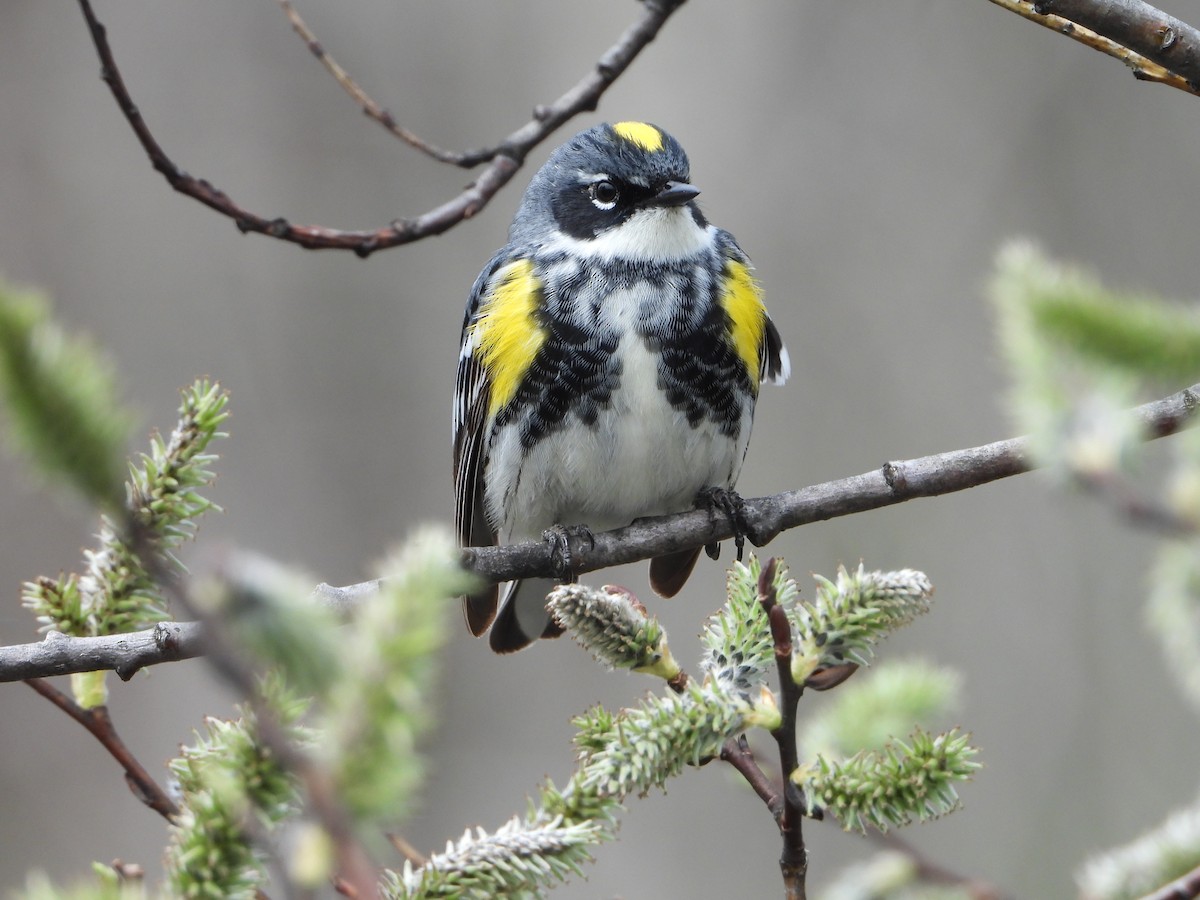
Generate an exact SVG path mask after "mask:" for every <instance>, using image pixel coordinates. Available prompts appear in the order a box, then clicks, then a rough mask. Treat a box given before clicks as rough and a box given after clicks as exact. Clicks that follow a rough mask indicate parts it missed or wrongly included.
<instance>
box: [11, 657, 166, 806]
mask: <svg viewBox="0 0 1200 900" xmlns="http://www.w3.org/2000/svg"><path fill="white" fill-rule="evenodd" d="M25 683H26V684H27V685H29V686H30V687H31V688H33V689H34V690H35V691H37V692H38V693H39V694H41V695H42V696H43V697H45V698H46V699H47V700H49V701H50V702H51V703H53V704H54V705H55V706H57V707H58V708H59V709H61V710H62V711H63V712H65V713H66V714H67V715H68V716H70V717H71V718H72V719H74V720H75V721H76V722H78V723H79V724H80V725H82V726H83V727H84V728H86V729H87V730H88V731H89V732H90V733H91V735H92V737H94V738H95V739H96V740H98V741H99V742H100V745H101V746H102V747H104V749H105V750H107V751H108V753H109V755H110V756H111V757H112V758H113V759H115V760H116V761H117V762H118V763H119V764H120V766H121V768H122V769H124V770H125V783H126V784H128V785H129V790H130V791H132V792H133V795H134V796H135V797H137V798H138V799H139V800H141V801H142V802H143V803H145V804H146V805H147V806H148V807H150V808H151V809H152V810H154V811H155V812H156V813H158V814H159V815H160V816H162V817H163V818H164V819H167V820H168V821H170V820H171V819H172V818H174V816H175V815H176V814H177V813H178V812H179V807H178V806H176V805H175V801H174V800H172V799H171V798H170V797H169V796H168V795H167V792H166V791H164V790H163V789H162V788H161V787H159V785H158V782H157V781H155V780H154V778H152V777H151V775H150V773H149V772H147V771H146V767H145V766H143V765H142V764H141V763H140V762H138V759H137V757H135V756H134V755H133V753H132V752H131V751H130V749H129V748H128V747H127V746H126V745H125V742H124V741H123V740H121V736H120V735H119V734H117V729H116V726H114V725H113V721H112V717H111V716H110V715H109V714H108V707H105V706H96V707H93V708H92V709H84V708H83V707H82V706H80V705H79V704H78V703H76V702H75V701H74V700H72V699H71V698H70V697H68V696H67V695H66V694H64V693H63V692H62V691H60V690H59V689H58V688H56V687H55V686H54V685H52V684H50V683H49V682H48V681H42V680H40V679H31V680H28V681H26V682H25Z"/></svg>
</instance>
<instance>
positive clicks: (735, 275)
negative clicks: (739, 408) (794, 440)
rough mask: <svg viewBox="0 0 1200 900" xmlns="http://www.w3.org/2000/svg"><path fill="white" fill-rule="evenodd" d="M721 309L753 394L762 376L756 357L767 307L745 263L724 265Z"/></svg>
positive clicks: (756, 390)
mask: <svg viewBox="0 0 1200 900" xmlns="http://www.w3.org/2000/svg"><path fill="white" fill-rule="evenodd" d="M721 305H722V306H723V307H724V308H725V312H726V313H728V314H729V321H730V325H729V328H730V337H732V338H733V347H734V349H735V350H737V354H738V356H740V357H741V358H742V362H743V363H745V364H746V371H747V372H749V374H750V384H751V386H752V388H753V390H754V392H755V393H757V392H758V384H759V381H760V379H761V372H762V357H761V355H760V354H761V353H762V344H763V332H764V330H765V329H766V327H767V307H766V306H765V305H764V304H763V300H762V290H761V289H760V288H759V286H758V282H757V281H755V280H754V276H753V275H751V274H750V267H749V266H747V265H746V264H745V263H741V262H738V261H737V260H732V259H731V260H728V261H727V262H726V263H725V273H724V282H723V283H722V285H721Z"/></svg>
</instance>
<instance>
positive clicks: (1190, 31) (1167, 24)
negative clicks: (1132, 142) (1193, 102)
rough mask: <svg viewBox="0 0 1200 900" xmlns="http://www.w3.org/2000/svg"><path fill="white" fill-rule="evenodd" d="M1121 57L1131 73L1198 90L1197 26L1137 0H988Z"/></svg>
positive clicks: (1199, 42) (1199, 51) (1199, 45)
mask: <svg viewBox="0 0 1200 900" xmlns="http://www.w3.org/2000/svg"><path fill="white" fill-rule="evenodd" d="M991 2H992V3H995V4H996V5H997V6H1002V7H1004V8H1005V9H1007V10H1009V11H1010V12H1015V13H1016V14H1017V15H1019V16H1022V17H1023V18H1026V19H1029V20H1030V21H1031V22H1037V23H1038V24H1039V25H1042V26H1044V27H1046V28H1049V29H1051V30H1052V31H1057V32H1059V33H1060V34H1065V35H1066V36H1067V37H1069V38H1071V39H1072V40H1076V41H1079V42H1080V43H1081V44H1086V45H1087V46H1089V47H1091V48H1092V49H1094V50H1099V51H1100V52H1101V53H1106V54H1108V55H1109V56H1111V57H1114V58H1115V59H1119V60H1121V61H1122V62H1123V63H1125V65H1127V66H1129V68H1130V69H1132V70H1133V75H1134V77H1135V78H1138V79H1141V80H1142V81H1155V82H1158V83H1159V84H1166V85H1170V86H1171V87H1173V88H1178V89H1179V90H1181V91H1186V92H1187V93H1189V94H1195V95H1197V96H1200V31H1197V29H1195V28H1193V27H1192V26H1191V25H1189V24H1187V23H1186V22H1182V21H1180V20H1179V19H1176V18H1175V17H1174V16H1170V15H1167V14H1166V13H1165V12H1163V11H1162V10H1160V9H1156V8H1155V7H1153V6H1151V5H1150V4H1148V3H1143V2H1141V0H991Z"/></svg>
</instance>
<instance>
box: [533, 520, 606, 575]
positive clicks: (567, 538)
mask: <svg viewBox="0 0 1200 900" xmlns="http://www.w3.org/2000/svg"><path fill="white" fill-rule="evenodd" d="M542 540H544V541H545V542H546V543H547V544H549V545H550V554H551V556H552V558H553V560H554V569H555V577H557V578H558V579H559V580H560V581H562V582H564V583H565V582H571V581H574V580H575V572H574V569H575V556H576V550H575V548H574V547H572V542H573V541H574V542H575V543H576V545H577V546H578V547H580V548H586V549H587V550H591V549H593V548H594V547H595V546H596V538H595V536H594V535H593V534H592V530H591V529H590V528H588V527H587V526H586V525H554V526H552V527H550V528H547V529H546V530H545V531H543V532H542Z"/></svg>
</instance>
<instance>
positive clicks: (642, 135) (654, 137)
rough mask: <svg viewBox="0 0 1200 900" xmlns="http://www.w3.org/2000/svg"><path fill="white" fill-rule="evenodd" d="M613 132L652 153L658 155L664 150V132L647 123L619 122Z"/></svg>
mask: <svg viewBox="0 0 1200 900" xmlns="http://www.w3.org/2000/svg"><path fill="white" fill-rule="evenodd" d="M613 131H615V132H616V133H617V134H619V135H620V136H621V137H623V138H625V140H627V141H629V143H631V144H637V145H638V146H639V147H641V148H642V149H643V150H646V151H648V152H650V153H657V152H658V151H659V150H661V149H662V148H663V136H662V132H661V131H659V130H658V129H657V128H655V127H654V126H653V125H647V124H646V123H645V122H618V123H617V124H616V125H614V126H613Z"/></svg>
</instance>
